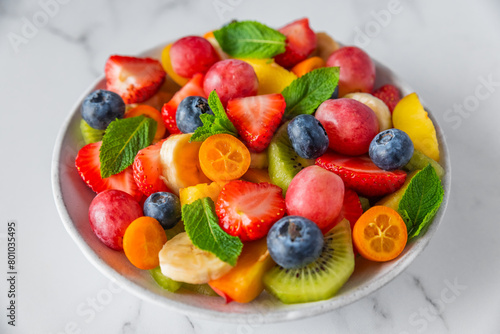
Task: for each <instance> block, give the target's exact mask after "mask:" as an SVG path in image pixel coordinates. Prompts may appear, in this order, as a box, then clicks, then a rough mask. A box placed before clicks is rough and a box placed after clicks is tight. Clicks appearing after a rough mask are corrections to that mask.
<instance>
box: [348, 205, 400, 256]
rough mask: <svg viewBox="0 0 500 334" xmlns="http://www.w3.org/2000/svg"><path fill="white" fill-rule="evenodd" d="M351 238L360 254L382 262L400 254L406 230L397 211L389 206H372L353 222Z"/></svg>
mask: <svg viewBox="0 0 500 334" xmlns="http://www.w3.org/2000/svg"><path fill="white" fill-rule="evenodd" d="M352 238H353V241H354V245H355V246H356V248H357V249H358V251H359V254H361V256H363V257H364V258H366V259H368V260H371V261H378V262H384V261H390V260H392V259H394V258H396V257H397V256H398V255H399V254H401V252H402V251H403V249H404V248H405V246H406V242H407V240H408V232H407V230H406V225H405V222H404V221H403V219H402V218H401V216H400V215H399V213H397V212H396V211H395V210H393V209H391V208H389V207H385V206H374V207H372V208H370V209H369V210H368V211H366V212H365V213H363V215H362V216H361V217H359V219H358V221H357V222H356V223H355V224H354V228H353V231H352Z"/></svg>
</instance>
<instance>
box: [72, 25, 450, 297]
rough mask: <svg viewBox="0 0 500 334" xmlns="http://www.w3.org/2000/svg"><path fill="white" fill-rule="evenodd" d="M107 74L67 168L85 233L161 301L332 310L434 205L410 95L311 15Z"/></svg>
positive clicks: (435, 171)
mask: <svg viewBox="0 0 500 334" xmlns="http://www.w3.org/2000/svg"><path fill="white" fill-rule="evenodd" d="M105 76H106V87H105V88H106V89H98V90H95V91H93V92H91V93H90V94H89V95H88V96H87V97H86V98H85V100H84V101H83V103H82V106H81V115H82V119H81V123H80V129H81V132H82V136H83V138H84V141H85V143H86V145H85V146H83V147H82V148H81V149H80V150H79V152H78V155H77V157H76V161H75V165H76V168H77V170H78V173H79V175H80V176H81V178H82V180H83V181H84V182H85V183H86V184H87V185H88V187H90V188H91V189H92V190H93V191H94V192H96V193H97V194H96V196H95V197H94V199H93V200H92V202H91V204H90V207H89V223H90V227H91V229H92V231H93V232H94V233H95V235H96V236H97V238H98V239H99V240H100V241H101V242H102V243H103V244H105V245H106V246H107V247H109V248H111V249H113V250H116V251H120V252H123V253H124V256H125V257H126V258H127V259H128V260H129V261H130V263H131V264H132V265H134V266H135V267H137V268H138V269H140V270H148V271H149V273H150V275H151V279H152V280H154V281H155V282H156V283H157V284H158V285H160V286H161V287H162V288H164V289H166V290H168V291H170V292H178V293H182V291H184V290H185V289H187V290H192V291H196V292H198V293H201V294H206V295H211V296H214V298H218V297H215V296H217V295H219V296H221V297H223V298H224V299H225V300H226V301H227V302H230V301H235V302H238V303H248V302H251V301H252V300H254V299H255V298H257V297H258V296H259V295H260V294H261V293H262V291H264V290H266V291H267V292H268V293H270V294H271V295H273V296H275V297H276V298H277V299H279V300H280V301H281V302H283V303H286V304H293V303H306V302H314V301H319V300H325V299H329V298H332V297H333V296H335V294H336V293H337V292H338V290H339V289H340V288H341V287H342V286H343V285H344V284H345V283H346V282H347V281H348V280H349V278H350V276H351V274H352V273H353V272H354V270H355V267H356V260H355V259H356V257H361V258H364V259H366V260H367V261H372V262H387V261H392V260H394V259H397V258H398V256H400V254H401V253H402V252H403V251H404V249H405V247H406V246H407V245H408V242H409V241H411V240H414V239H416V238H418V237H419V236H420V235H422V234H424V233H425V231H426V230H427V228H428V227H429V225H430V224H431V223H432V220H433V218H434V215H435V214H436V212H437V210H438V209H439V207H440V204H441V202H442V201H443V196H444V191H443V187H442V184H441V178H443V176H444V169H443V168H442V167H441V165H440V163H439V161H440V150H439V142H438V139H437V135H436V129H435V127H434V124H433V122H432V120H431V119H430V118H429V117H428V114H427V112H426V111H425V109H424V107H423V106H422V104H421V102H420V100H419V98H418V96H417V95H416V94H415V93H411V94H408V95H406V96H403V97H402V96H401V94H400V89H399V88H398V87H396V86H394V85H392V84H390V83H383V84H382V85H380V86H377V87H375V79H376V73H375V65H374V63H373V61H372V60H371V58H370V57H369V56H368V55H367V54H366V53H365V52H364V51H363V50H361V49H359V48H357V47H354V46H344V47H339V45H338V44H337V43H336V42H335V41H334V40H333V39H332V38H331V37H330V36H328V35H327V34H325V33H316V32H314V31H313V30H312V29H311V27H310V25H309V20H308V19H307V18H304V19H300V20H297V21H295V22H292V23H290V24H288V25H286V26H285V27H282V28H280V29H278V30H275V29H272V28H270V27H268V26H266V25H264V24H261V23H258V22H255V21H240V22H232V23H230V24H228V25H226V26H224V27H222V28H221V29H219V30H215V31H213V32H209V33H207V34H205V35H204V36H203V37H200V36H186V37H183V38H180V39H178V40H177V41H175V42H174V43H172V44H169V45H167V46H165V48H164V50H163V52H162V54H161V59H160V60H156V59H152V58H138V57H130V56H122V55H113V56H111V57H109V59H108V60H107V62H106V66H105ZM379 81H380V80H379Z"/></svg>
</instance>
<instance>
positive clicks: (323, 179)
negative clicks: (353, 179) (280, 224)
mask: <svg viewBox="0 0 500 334" xmlns="http://www.w3.org/2000/svg"><path fill="white" fill-rule="evenodd" d="M343 202H344V182H343V181H342V179H341V178H340V177H339V176H338V175H336V174H334V173H332V172H329V171H327V170H325V169H323V168H321V167H319V166H309V167H306V168H304V169H303V170H301V171H300V172H299V173H298V174H297V175H295V177H294V178H293V180H292V182H290V186H289V187H288V190H287V192H286V196H285V204H286V211H287V214H288V215H294V216H302V217H305V218H307V219H310V220H312V221H313V222H315V223H316V224H317V225H318V227H319V228H320V229H321V230H323V229H324V228H325V227H327V226H331V223H332V222H333V221H334V220H335V219H336V218H337V216H338V215H339V214H340V210H341V209H342V204H343ZM324 232H325V231H324Z"/></svg>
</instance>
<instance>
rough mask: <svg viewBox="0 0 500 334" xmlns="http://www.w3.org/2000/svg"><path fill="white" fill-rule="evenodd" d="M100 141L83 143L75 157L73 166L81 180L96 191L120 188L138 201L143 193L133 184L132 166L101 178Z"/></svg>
mask: <svg viewBox="0 0 500 334" xmlns="http://www.w3.org/2000/svg"><path fill="white" fill-rule="evenodd" d="M101 144H102V142H100V141H99V142H96V143H92V144H88V145H85V146H84V147H82V148H81V149H80V151H79V152H78V155H77V156H76V159H75V166H76V169H77V170H78V174H80V177H81V178H82V180H83V181H84V182H85V183H86V184H87V185H88V186H89V187H90V189H92V190H93V191H95V192H96V193H100V192H102V191H104V190H108V189H118V190H122V191H124V192H126V193H128V194H130V195H132V197H134V199H136V200H137V201H138V202H139V201H140V200H141V198H142V196H143V194H142V192H141V191H140V190H139V188H138V187H137V184H135V181H134V176H133V172H132V167H130V166H129V167H127V168H126V169H125V170H124V171H122V172H120V173H118V174H115V175H111V176H110V177H107V178H105V179H103V178H102V177H101V170H100V168H101V162H100V161H99V150H100V149H101Z"/></svg>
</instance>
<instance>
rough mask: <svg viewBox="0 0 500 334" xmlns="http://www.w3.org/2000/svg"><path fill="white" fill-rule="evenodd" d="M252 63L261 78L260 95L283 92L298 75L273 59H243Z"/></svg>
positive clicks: (258, 77)
mask: <svg viewBox="0 0 500 334" xmlns="http://www.w3.org/2000/svg"><path fill="white" fill-rule="evenodd" d="M242 60H244V61H246V62H247V63H249V64H250V65H252V67H253V69H254V71H255V74H257V79H259V91H258V94H259V95H265V94H277V93H281V92H282V91H283V89H285V88H286V87H287V86H288V85H289V84H290V83H291V82H292V81H293V80H295V79H297V76H296V75H295V74H293V73H292V72H290V71H288V70H287V69H285V68H283V67H281V66H280V65H278V64H276V63H275V62H274V60H272V59H242Z"/></svg>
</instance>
